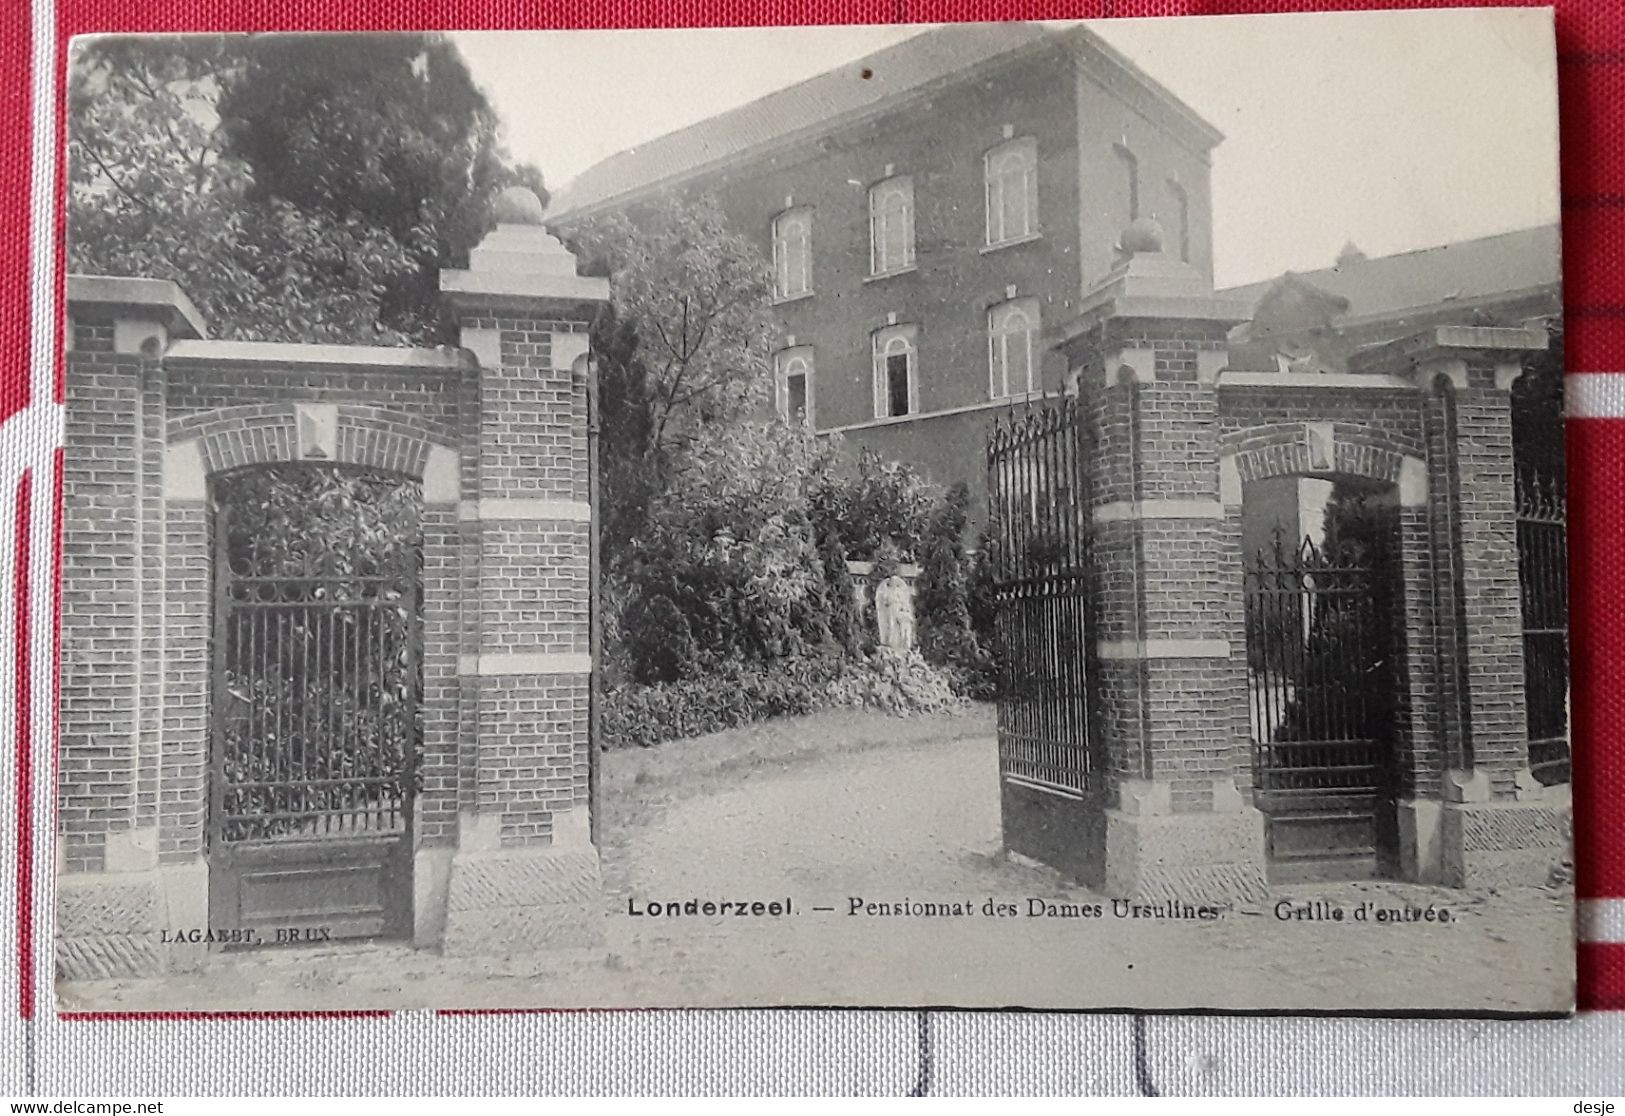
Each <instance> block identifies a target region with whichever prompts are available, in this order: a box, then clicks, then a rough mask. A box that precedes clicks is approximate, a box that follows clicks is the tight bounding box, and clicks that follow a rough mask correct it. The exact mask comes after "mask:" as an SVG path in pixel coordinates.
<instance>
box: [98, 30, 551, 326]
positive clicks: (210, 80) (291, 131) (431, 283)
mask: <svg viewBox="0 0 1625 1116" xmlns="http://www.w3.org/2000/svg"><path fill="white" fill-rule="evenodd" d="M69 104H70V127H69V144H70V147H69V160H70V176H71V185H70V198H69V234H70V236H69V261H70V266H72V267H73V268H74V269H76V270H82V271H97V272H103V273H111V274H135V275H152V276H157V277H161V278H169V279H174V280H176V281H177V282H179V283H180V284H181V285H182V286H183V287H185V289H186V290H187V292H188V293H189V294H190V295H191V296H192V297H193V299H194V300H195V301H197V302H198V303H199V305H200V307H201V308H202V309H203V311H204V313H205V315H206V316H207V317H208V318H209V320H210V322H211V324H212V325H213V326H214V327H215V328H216V330H217V331H218V332H219V333H220V334H222V335H224V336H232V337H244V338H256V339H263V340H325V341H352V342H375V343H376V342H384V343H432V342H435V341H440V340H446V339H448V338H449V333H448V332H447V329H446V326H445V323H443V322H442V321H441V319H440V318H439V316H438V313H437V306H436V298H435V292H436V273H437V272H438V270H439V268H441V267H447V266H460V265H462V264H463V263H465V262H466V258H467V252H468V249H469V248H470V247H471V246H472V245H473V243H474V242H475V241H476V240H477V238H478V237H479V235H480V233H481V232H482V231H483V220H484V212H485V205H486V202H487V200H488V199H489V197H490V196H491V195H492V193H493V192H495V191H496V190H499V189H501V188H502V187H504V186H507V185H511V184H513V183H515V182H522V183H524V184H526V185H529V186H531V188H532V189H537V190H538V191H540V188H541V185H542V184H541V178H540V175H539V173H538V172H537V171H535V169H534V168H529V167H516V166H513V165H511V164H510V163H509V161H508V159H507V157H506V156H505V155H504V153H503V151H502V149H501V147H500V145H499V143H498V127H497V121H496V118H495V116H494V114H493V113H492V111H491V108H490V106H489V104H488V103H487V102H486V100H485V97H484V95H483V94H482V93H481V92H480V91H479V89H478V88H477V87H476V86H475V85H474V84H473V81H472V79H471V78H470V76H469V73H468V70H467V68H466V66H464V65H463V63H462V61H461V59H460V58H459V57H458V56H457V54H456V50H455V48H454V47H453V46H452V45H451V44H450V43H449V42H447V41H446V40H444V39H443V38H441V37H439V36H434V35H380V36H365V37H353V36H324V35H314V36H310V35H304V36H265V37H244V36H203V37H187V38H161V39H109V40H104V41H96V42H93V43H91V44H89V45H88V46H86V47H83V48H81V49H80V50H79V51H77V52H76V54H75V56H74V60H73V67H72V70H71V71H70V102H69Z"/></svg>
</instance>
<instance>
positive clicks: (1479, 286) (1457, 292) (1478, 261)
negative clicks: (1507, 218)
mask: <svg viewBox="0 0 1625 1116" xmlns="http://www.w3.org/2000/svg"><path fill="white" fill-rule="evenodd" d="M1560 247H1561V238H1560V237H1559V235H1558V227H1557V226H1556V225H1539V226H1536V227H1535V228H1532V229H1519V230H1517V231H1516V232H1508V233H1500V234H1498V235H1496V236H1485V237H1479V238H1478V239H1476V240H1462V241H1457V242H1456V243H1454V244H1441V245H1439V246H1437V247H1434V248H1420V249H1417V250H1416V251H1413V252H1401V253H1399V254H1397V255H1393V256H1378V257H1376V258H1373V259H1361V260H1354V259H1349V260H1346V262H1344V263H1342V264H1339V265H1337V266H1333V267H1327V268H1322V269H1321V270H1319V271H1298V272H1289V273H1288V275H1289V276H1291V277H1292V278H1294V279H1296V280H1298V281H1300V282H1304V283H1308V284H1309V285H1310V286H1312V287H1315V288H1317V289H1318V290H1321V291H1324V292H1326V293H1327V294H1330V295H1334V296H1336V297H1338V298H1342V299H1345V300H1347V302H1348V304H1349V306H1348V310H1347V312H1346V314H1344V315H1342V321H1343V322H1344V323H1347V324H1352V323H1356V322H1363V321H1368V320H1371V319H1381V318H1386V317H1389V316H1392V315H1396V314H1400V313H1402V312H1404V311H1407V310H1415V309H1418V308H1421V307H1426V306H1435V305H1438V304H1441V303H1460V304H1462V305H1464V306H1465V305H1472V304H1475V303H1482V302H1486V301H1490V300H1494V299H1499V298H1503V297H1506V296H1509V295H1514V294H1518V293H1522V292H1532V291H1538V290H1542V289H1545V288H1554V289H1555V288H1556V286H1557V284H1558V283H1559V281H1560V271H1559V266H1558V265H1559V254H1558V253H1559V250H1560ZM1282 278H1286V276H1283V277H1282ZM1280 282H1281V279H1268V280H1265V281H1263V282H1260V283H1248V284H1246V285H1245V286H1240V287H1232V288H1230V289H1229V290H1227V291H1224V292H1221V293H1223V294H1225V295H1230V296H1238V297H1242V298H1248V299H1251V300H1252V301H1253V303H1254V305H1255V308H1256V305H1257V303H1258V302H1260V301H1262V300H1263V298H1264V296H1265V295H1266V294H1268V293H1269V292H1270V291H1271V290H1272V289H1273V288H1274V287H1275V286H1276V285H1277V284H1279V283H1280Z"/></svg>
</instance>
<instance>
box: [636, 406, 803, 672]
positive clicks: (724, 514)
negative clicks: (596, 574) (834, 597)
mask: <svg viewBox="0 0 1625 1116" xmlns="http://www.w3.org/2000/svg"><path fill="white" fill-rule="evenodd" d="M828 455H829V447H827V446H826V445H823V444H821V443H820V442H819V440H818V439H817V438H816V437H814V436H813V435H812V434H811V433H809V432H807V431H806V430H801V429H795V430H793V429H790V428H787V427H785V426H784V425H782V424H780V423H777V422H773V421H765V422H742V423H736V424H733V425H730V426H726V427H721V428H718V429H716V430H715V431H714V432H713V434H712V436H711V437H710V438H708V439H706V440H705V441H703V442H696V443H695V444H693V445H692V446H690V447H688V449H687V450H686V451H685V452H684V454H683V455H682V456H681V458H680V459H679V461H678V464H677V468H676V473H675V477H674V479H673V483H672V485H671V487H670V489H669V490H668V491H667V492H666V493H665V494H664V495H663V497H662V499H661V500H660V501H659V502H658V503H657V504H656V505H655V506H654V507H652V508H651V509H650V512H649V515H648V521H647V524H646V526H645V529H644V531H643V533H642V535H641V537H639V538H638V539H637V540H635V541H634V542H633V543H632V545H631V547H630V550H629V554H628V557H627V560H626V562H625V563H624V565H623V569H624V571H625V573H626V576H627V577H628V579H629V580H630V581H631V582H632V583H633V584H635V585H636V586H637V587H638V588H639V590H640V592H641V593H642V594H643V596H645V597H647V598H653V597H654V596H663V597H665V598H667V599H669V600H670V601H672V602H673V603H674V604H675V605H676V607H677V608H678V609H680V610H681V612H682V613H683V615H684V616H685V617H686V619H687V623H688V626H689V630H690V631H691V632H692V634H693V638H694V640H695V643H696V645H697V647H698V649H699V655H698V659H699V662H700V664H701V665H702V666H703V668H704V669H715V668H716V667H718V666H719V665H720V664H723V663H726V662H730V661H739V662H743V661H763V660H768V659H777V658H786V657H796V656H798V655H801V654H804V653H808V652H810V651H812V650H813V649H815V648H817V647H819V646H820V645H822V644H823V643H824V642H826V641H827V639H828V626H827V622H826V620H825V617H824V613H825V610H826V608H827V600H828V598H827V594H826V588H825V585H824V578H823V565H822V562H821V560H820V557H819V554H818V550H817V548H816V546H815V544H814V534H813V529H812V524H811V522H810V520H809V518H808V514H807V508H808V498H807V493H808V490H809V486H810V485H811V484H813V483H815V482H816V478H818V477H820V476H821V475H822V474H823V472H824V471H825V470H826V469H827V467H828V465H827V458H828ZM640 645H641V640H640ZM634 669H635V671H636V673H637V674H638V675H639V676H644V677H649V676H652V675H658V674H659V673H661V671H660V670H659V669H658V667H657V666H656V664H655V663H653V662H649V661H645V662H643V663H641V664H639V665H637V666H636V667H635V668H634Z"/></svg>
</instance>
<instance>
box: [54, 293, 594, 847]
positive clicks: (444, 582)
mask: <svg viewBox="0 0 1625 1116" xmlns="http://www.w3.org/2000/svg"><path fill="white" fill-rule="evenodd" d="M73 338H74V347H73V349H72V350H71V351H70V354H69V358H68V359H69V369H68V376H67V383H68V392H69V395H68V406H67V429H66V444H67V453H66V466H67V472H66V476H65V499H64V528H65V539H64V583H63V619H62V645H63V675H62V678H63V689H62V713H61V723H62V734H61V746H60V752H59V769H60V772H61V780H60V786H61V804H62V811H61V826H62V837H63V846H62V847H63V861H64V867H65V868H66V869H67V870H68V871H95V870H100V869H102V868H103V867H104V866H105V863H106V862H105V858H104V855H103V847H104V844H105V835H106V834H109V833H116V832H120V831H122V830H124V829H129V828H132V827H135V828H151V827H154V826H156V828H157V838H158V842H157V855H158V859H159V861H160V862H161V863H183V862H187V861H190V860H192V859H193V858H195V857H196V856H198V855H199V854H200V853H201V852H202V851H203V849H204V842H205V827H206V824H207V816H208V774H207V773H208V769H209V751H210V742H209V700H210V695H209V690H210V677H211V659H210V641H211V634H212V633H211V629H212V623H213V569H212V565H213V542H212V526H213V523H212V515H211V513H210V511H209V507H208V502H207V500H206V499H205V498H203V496H202V495H201V494H200V495H197V496H193V495H190V494H187V493H182V492H171V493H166V490H165V471H166V453H167V452H168V450H169V447H172V446H175V445H178V444H181V443H189V442H195V444H197V445H198V446H199V447H200V455H199V456H200V457H201V463H202V466H203V468H204V469H206V470H209V471H218V470H222V469H230V468H235V467H240V466H244V465H250V464H256V463H265V462H275V461H287V460H292V459H294V457H295V456H296V455H295V443H294V407H295V405H296V404H299V403H316V404H337V419H338V427H337V441H338V458H339V460H340V461H348V462H355V463H361V464H366V465H368V466H371V467H376V468H383V469H388V470H393V471H396V472H398V473H400V474H401V475H402V476H403V477H407V478H415V477H418V476H421V475H422V473H423V470H424V467H425V465H426V462H427V459H428V455H429V449H430V445H431V443H440V444H449V445H462V444H463V443H464V435H465V434H466V433H470V432H474V433H476V434H477V431H478V429H479V415H478V413H477V412H476V413H475V414H473V415H472V416H467V417H465V414H464V411H465V408H466V407H467V405H468V403H469V402H470V401H472V402H474V403H476V404H477V401H478V398H479V395H478V384H477V376H476V375H475V374H474V372H473V371H472V370H469V371H467V372H465V373H457V372H454V371H446V370H436V369H424V370H417V369H413V370H401V369H388V368H386V369H372V368H365V367H362V368H345V367H334V366H319V367H306V366H301V365H299V364H298V363H295V362H289V363H287V364H275V363H264V362H243V361H230V362H222V363H209V362H199V361H196V360H171V361H168V362H162V361H159V360H156V359H152V360H146V359H143V358H140V357H137V356H134V355H124V354H114V353H112V352H111V351H110V350H111V349H112V345H113V328H112V326H111V325H110V324H105V323H100V322H75V323H74V329H73ZM465 384H466V385H469V386H467V387H465ZM570 436H573V435H570ZM582 436H584V432H583V435H582ZM473 452H475V453H477V447H475V448H473ZM566 487H567V488H568V490H569V491H570V492H572V493H573V492H574V491H576V490H577V489H578V488H580V489H582V490H583V491H584V484H578V482H577V479H576V478H574V477H570V478H568V479H567V481H566ZM473 526H474V527H476V528H477V527H478V525H477V524H474V525H473ZM462 532H463V525H462V524H461V523H460V522H459V517H458V511H457V506H456V504H455V503H440V504H437V505H434V506H430V507H427V508H426V509H425V515H424V545H425V565H424V593H423V600H422V607H421V616H422V623H423V641H424V642H423V663H424V693H423V701H424V705H425V708H424V742H423V761H422V767H423V777H424V778H423V792H422V795H421V797H420V800H419V817H420V820H421V826H422V836H423V839H424V840H425V841H427V842H431V843H436V842H438V843H444V842H449V841H452V840H454V839H455V836H456V814H457V808H458V802H459V779H460V775H461V771H460V762H459V755H460V753H461V752H463V751H467V750H468V749H465V748H464V747H463V742H464V741H465V740H472V733H473V731H474V728H475V726H474V722H473V720H472V713H471V712H469V713H468V714H466V715H465V712H464V710H463V709H462V703H463V699H464V698H465V697H466V696H467V695H465V693H464V688H463V685H462V681H461V679H460V676H459V672H458V658H459V654H460V653H461V652H462V647H463V641H464V635H463V632H462V628H463V624H464V620H465V615H464V612H463V608H462V605H461V603H460V602H461V601H462V600H463V599H464V593H465V585H464V570H463V560H462V556H461V554H460V553H459V545H458V540H459V539H460V538H461V536H462ZM583 566H584V560H583ZM473 574H474V576H475V578H476V580H477V575H478V571H477V569H476V570H475V571H473ZM581 578H582V584H583V585H584V584H585V580H584V579H585V573H584V571H583V572H582V574H581ZM583 595H584V594H583ZM543 604H545V601H539V602H538V606H537V607H542V605H543ZM474 606H475V607H474V609H473V611H472V612H470V613H469V614H468V617H466V618H472V619H474V620H475V621H476V622H477V620H478V617H479V610H478V601H477V600H476V601H475V602H474ZM584 610H585V606H584V605H582V606H580V609H579V610H578V611H581V612H584ZM475 638H476V639H477V631H476V633H475ZM583 644H584V640H583ZM582 649H583V650H584V649H585V648H584V645H583V647H582Z"/></svg>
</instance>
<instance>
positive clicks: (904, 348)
mask: <svg viewBox="0 0 1625 1116" xmlns="http://www.w3.org/2000/svg"><path fill="white" fill-rule="evenodd" d="M915 342H916V335H915V328H914V327H913V326H911V325H903V326H891V327H890V328H887V329H883V330H880V331H879V332H877V333H876V334H875V418H898V417H899V416H902V415H911V414H914V413H915V412H916V411H918V410H919V404H920V389H919V383H918V372H917V369H916V362H917V360H918V351H919V350H918V347H917V345H916V343H915Z"/></svg>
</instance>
